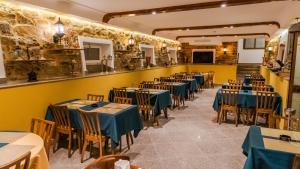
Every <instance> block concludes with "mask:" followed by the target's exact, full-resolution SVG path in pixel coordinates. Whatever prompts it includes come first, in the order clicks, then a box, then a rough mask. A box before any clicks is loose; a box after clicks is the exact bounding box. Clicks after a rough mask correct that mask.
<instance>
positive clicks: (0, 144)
mask: <svg viewBox="0 0 300 169" xmlns="http://www.w3.org/2000/svg"><path fill="white" fill-rule="evenodd" d="M7 144H8V143H0V148H1V147H3V146H6V145H7Z"/></svg>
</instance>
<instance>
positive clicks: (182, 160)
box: [50, 88, 248, 169]
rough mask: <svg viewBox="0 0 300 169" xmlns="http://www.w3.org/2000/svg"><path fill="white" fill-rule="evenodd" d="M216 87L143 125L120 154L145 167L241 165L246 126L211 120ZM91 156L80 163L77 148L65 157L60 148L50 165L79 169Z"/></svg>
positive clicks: (221, 168) (220, 168)
mask: <svg viewBox="0 0 300 169" xmlns="http://www.w3.org/2000/svg"><path fill="white" fill-rule="evenodd" d="M216 91H217V88H216V89H208V90H205V91H203V92H202V93H199V94H196V95H195V96H196V98H195V100H194V101H187V102H186V105H187V106H188V107H187V108H185V109H184V110H177V109H176V110H173V111H169V116H170V117H169V120H168V121H167V120H165V119H164V118H163V117H161V119H160V122H161V124H160V125H161V126H160V127H148V128H145V129H144V130H143V131H141V133H140V134H139V136H138V137H137V138H136V139H135V140H134V144H133V145H132V146H131V149H130V150H129V151H127V148H126V144H124V146H123V148H124V150H123V154H126V155H129V156H130V157H131V160H132V161H133V163H136V164H138V165H139V166H140V167H142V168H145V169H241V168H243V164H244V161H245V156H244V155H243V154H242V149H241V145H242V142H243V140H244V138H245V135H246V132H247V130H248V127H247V126H243V125H239V126H238V127H235V126H234V125H233V124H224V123H223V124H221V125H218V124H216V123H215V122H214V119H215V117H216V112H214V110H213V109H212V102H213V99H214V97H215V93H216ZM123 143H126V142H125V140H124V141H123ZM86 154H87V155H88V154H89V153H86ZM92 160H93V159H90V160H88V161H86V162H84V163H83V164H81V163H80V156H79V154H78V152H75V153H74V155H73V156H72V158H70V159H68V158H67V151H66V150H64V149H60V150H59V151H57V152H56V153H55V154H51V156H50V165H51V168H53V169H81V168H83V167H84V166H86V165H88V164H89V162H90V161H92Z"/></svg>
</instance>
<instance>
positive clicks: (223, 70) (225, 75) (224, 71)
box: [187, 64, 237, 84]
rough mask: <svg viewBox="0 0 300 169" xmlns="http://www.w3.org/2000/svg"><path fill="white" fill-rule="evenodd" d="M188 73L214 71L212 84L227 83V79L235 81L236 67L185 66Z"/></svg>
mask: <svg viewBox="0 0 300 169" xmlns="http://www.w3.org/2000/svg"><path fill="white" fill-rule="evenodd" d="M187 71H188V72H208V71H214V72H215V78H214V83H216V84H223V83H227V82H228V80H229V79H232V80H236V74H237V65H205V64H203V65H200V64H199V65H192V64H191V65H187Z"/></svg>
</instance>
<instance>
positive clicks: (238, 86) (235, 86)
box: [226, 83, 242, 90]
mask: <svg viewBox="0 0 300 169" xmlns="http://www.w3.org/2000/svg"><path fill="white" fill-rule="evenodd" d="M226 88H227V89H232V90H242V84H239V83H230V84H229V85H228V86H226Z"/></svg>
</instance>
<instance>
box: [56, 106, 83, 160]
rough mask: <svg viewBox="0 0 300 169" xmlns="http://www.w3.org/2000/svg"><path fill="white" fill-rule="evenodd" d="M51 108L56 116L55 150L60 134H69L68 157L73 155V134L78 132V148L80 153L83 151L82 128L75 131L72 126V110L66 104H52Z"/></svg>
mask: <svg viewBox="0 0 300 169" xmlns="http://www.w3.org/2000/svg"><path fill="white" fill-rule="evenodd" d="M50 109H51V110H52V114H53V116H54V121H55V140H54V143H53V152H55V151H56V150H57V149H58V147H57V149H56V144H57V143H58V141H59V137H60V134H64V135H68V140H69V142H68V157H69V158H70V157H71V145H72V139H73V134H74V133H76V135H77V141H78V148H79V153H81V147H80V146H81V144H80V142H81V140H80V135H81V134H80V133H81V131H80V130H77V131H75V130H74V129H73V128H72V126H71V120H70V112H69V110H68V108H67V107H66V106H54V105H50Z"/></svg>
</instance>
